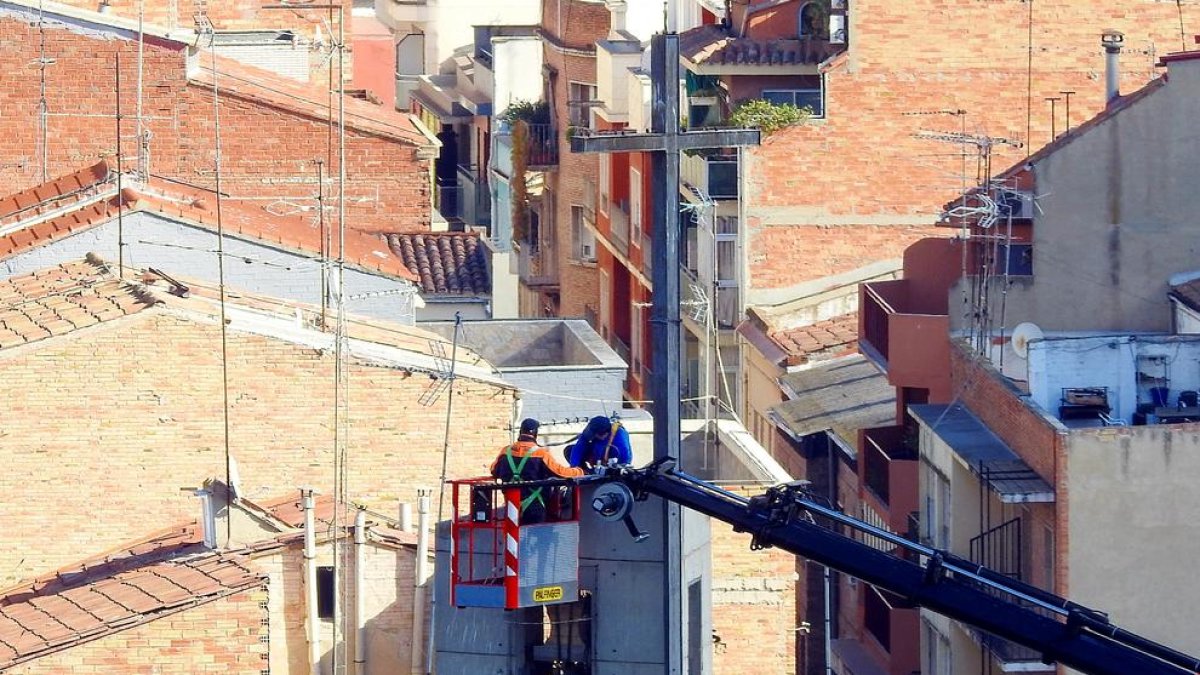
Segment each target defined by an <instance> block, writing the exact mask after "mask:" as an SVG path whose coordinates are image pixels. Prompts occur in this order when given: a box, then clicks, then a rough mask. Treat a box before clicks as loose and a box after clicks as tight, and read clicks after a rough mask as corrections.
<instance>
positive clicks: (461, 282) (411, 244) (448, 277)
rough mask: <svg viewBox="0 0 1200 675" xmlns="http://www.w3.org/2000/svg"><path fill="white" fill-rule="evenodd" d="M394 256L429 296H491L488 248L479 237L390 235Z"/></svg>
mask: <svg viewBox="0 0 1200 675" xmlns="http://www.w3.org/2000/svg"><path fill="white" fill-rule="evenodd" d="M386 238H387V243H388V246H389V247H390V248H391V251H392V253H393V254H394V255H395V256H396V258H397V259H398V260H400V261H401V262H402V263H403V264H404V266H405V267H406V268H407V269H408V270H410V271H411V272H412V274H413V275H414V277H415V278H416V280H417V282H418V286H419V287H420V290H421V293H423V294H427V295H471V296H487V295H491V293H492V288H491V281H490V274H489V272H488V259H487V248H486V247H485V246H484V245H483V244H482V243H481V242H480V241H479V235H477V234H475V233H460V232H448V233H436V234H389V235H386Z"/></svg>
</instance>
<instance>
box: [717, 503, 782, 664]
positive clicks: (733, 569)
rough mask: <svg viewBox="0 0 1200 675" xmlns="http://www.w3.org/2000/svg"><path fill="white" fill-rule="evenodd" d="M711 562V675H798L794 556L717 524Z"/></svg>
mask: <svg viewBox="0 0 1200 675" xmlns="http://www.w3.org/2000/svg"><path fill="white" fill-rule="evenodd" d="M743 492H744V493H745V494H759V493H760V492H761V489H759V488H751V489H749V490H745V491H743ZM712 557H713V563H712V571H713V578H712V615H713V632H714V633H715V635H716V637H715V638H714V643H715V644H714V646H713V672H714V673H724V674H729V675H734V674H737V673H755V672H759V673H781V674H782V673H795V672H796V642H795V640H796V634H795V632H794V630H793V629H794V628H795V627H796V625H797V623H796V621H797V620H796V570H797V560H798V559H797V558H796V556H794V555H792V554H791V553H788V552H787V551H780V550H778V549H766V550H763V551H751V550H750V535H748V534H744V533H735V532H734V531H733V528H732V527H730V526H729V525H726V524H724V523H720V522H717V521H713V522H712ZM718 638H719V641H718V640H717V639H718Z"/></svg>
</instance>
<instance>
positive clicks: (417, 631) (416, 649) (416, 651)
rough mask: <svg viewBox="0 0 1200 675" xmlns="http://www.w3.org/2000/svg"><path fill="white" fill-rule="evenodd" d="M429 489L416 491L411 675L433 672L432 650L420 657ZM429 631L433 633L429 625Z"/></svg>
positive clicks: (423, 638) (423, 642)
mask: <svg viewBox="0 0 1200 675" xmlns="http://www.w3.org/2000/svg"><path fill="white" fill-rule="evenodd" d="M429 492H430V491H429V490H418V491H417V566H416V568H417V569H416V575H415V576H414V577H413V613H412V615H413V632H412V663H411V666H412V675H423V674H424V673H428V672H433V652H432V650H430V649H426V651H427V652H428V653H427V654H426V655H425V658H424V659H422V658H421V646H422V645H424V644H425V589H426V586H427V584H426V582H427V580H428V579H429V505H430V499H429ZM429 632H430V633H431V634H432V633H433V627H432V626H430V628H429Z"/></svg>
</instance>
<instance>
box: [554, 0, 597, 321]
mask: <svg viewBox="0 0 1200 675" xmlns="http://www.w3.org/2000/svg"><path fill="white" fill-rule="evenodd" d="M608 22H609V13H608V9H607V8H606V7H605V5H604V3H603V2H594V1H588V0H564V1H563V2H544V3H542V27H543V28H544V29H545V30H546V32H547V33H548V35H547V36H546V37H545V38H544V39H543V42H544V45H545V54H544V59H545V64H546V66H547V67H548V68H552V69H553V70H554V71H555V72H556V75H555V77H554V89H553V91H552V97H553V102H552V105H553V109H554V119H555V122H556V124H557V125H558V132H559V161H558V168H557V170H556V171H552V172H550V173H549V175H548V177H547V180H548V182H549V184H550V189H551V191H553V192H554V205H555V214H554V224H553V227H554V240H555V243H556V246H557V249H558V252H559V255H558V265H559V270H558V272H559V306H558V315H559V316H584V314H585V311H584V310H585V308H587V307H591V308H596V307H597V306H598V303H599V298H600V286H599V273H598V271H597V268H596V265H595V263H581V262H578V261H575V260H572V259H571V258H572V256H573V247H572V240H571V207H572V206H573V205H574V206H582V205H583V204H584V183H585V182H586V181H593V182H594V181H595V180H596V177H597V176H598V175H599V173H600V165H599V160H598V159H597V157H596V155H592V154H588V155H583V154H573V153H572V152H571V151H570V146H569V142H568V140H567V127H568V125H569V123H570V122H569V120H570V117H571V113H570V109H569V107H568V106H567V100H568V96H569V92H570V83H571V82H578V83H581V84H591V85H595V84H596V57H595V50H596V40H601V39H604V38H605V37H606V36H607V35H608Z"/></svg>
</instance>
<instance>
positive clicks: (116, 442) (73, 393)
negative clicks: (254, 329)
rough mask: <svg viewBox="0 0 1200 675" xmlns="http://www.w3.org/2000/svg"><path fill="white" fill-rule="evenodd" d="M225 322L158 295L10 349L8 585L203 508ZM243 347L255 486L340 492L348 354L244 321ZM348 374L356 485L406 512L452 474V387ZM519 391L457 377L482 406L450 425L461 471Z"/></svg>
mask: <svg viewBox="0 0 1200 675" xmlns="http://www.w3.org/2000/svg"><path fill="white" fill-rule="evenodd" d="M219 333H220V332H219V330H218V328H217V327H216V326H215V325H211V324H200V323H196V322H193V321H191V320H188V319H184V318H179V317H176V316H172V315H168V314H166V313H159V312H158V311H157V310H148V311H146V312H143V313H141V314H139V315H137V316H135V317H130V318H128V319H124V320H120V321H116V322H110V323H109V324H105V325H102V326H99V327H97V328H93V329H87V330H83V331H78V332H76V333H74V334H72V335H71V336H68V337H66V338H61V339H54V340H51V341H47V342H44V343H40V344H35V345H31V346H30V347H26V348H20V349H12V350H6V351H5V352H0V375H2V377H3V379H4V381H5V382H6V388H7V389H6V390H7V391H8V392H9V394H8V395H7V396H5V398H4V401H3V402H0V420H2V421H0V435H3V437H4V447H5V451H6V459H7V461H8V466H9V471H7V472H5V473H4V476H3V477H0V491H2V492H3V493H4V494H5V495H6V500H5V503H6V504H7V505H8V506H6V508H5V515H4V523H5V532H6V534H5V536H6V541H8V542H10V546H7V547H5V549H4V551H0V570H3V572H2V574H3V575H4V576H3V578H0V585H8V582H12V581H14V580H15V579H17V578H23V577H28V576H30V575H32V574H35V573H38V572H43V571H46V570H48V569H53V568H56V567H60V566H62V565H65V564H67V563H69V562H72V561H74V560H76V559H78V558H79V556H80V555H83V554H85V553H90V552H95V551H100V550H104V549H107V548H110V547H113V546H115V545H117V544H119V543H121V542H124V541H128V540H130V539H133V538H135V537H139V536H142V535H144V534H145V533H146V531H147V529H148V528H153V527H159V526H161V524H163V523H171V522H174V521H177V520H181V519H184V518H192V517H195V516H196V515H198V513H199V511H198V509H199V506H198V504H197V503H196V501H195V498H194V497H191V496H190V495H188V494H187V493H184V492H181V491H180V490H179V488H180V487H183V486H192V485H197V484H199V482H201V481H203V480H204V479H205V478H208V477H213V476H216V477H223V476H225V453H224V438H223V416H222V397H223V394H222V387H221V382H222V375H221V342H220V334H219ZM228 347H229V350H228V351H229V361H228V363H229V406H230V414H229V428H230V438H229V445H230V448H231V450H232V455H233V457H234V459H235V460H236V462H237V465H238V470H239V473H240V477H241V482H242V487H243V490H244V491H245V493H246V495H247V496H248V497H251V498H255V497H257V498H264V497H274V496H277V495H280V494H284V493H286V492H288V491H290V490H294V489H295V488H297V487H299V486H312V487H314V488H316V489H317V490H319V491H322V492H325V493H330V492H331V489H332V481H333V459H332V445H333V431H332V423H333V409H334V408H333V402H332V397H333V382H334V379H333V366H334V359H333V354H332V353H321V352H318V351H315V350H312V349H307V348H302V347H299V346H294V345H290V344H287V343H283V342H280V341H277V340H272V339H268V338H264V337H258V336H251V335H245V334H239V333H231V334H230V336H229V345H228ZM49 372H53V373H54V376H53V378H49V379H48V378H47V373H49ZM348 380H349V387H348V391H349V435H348V438H349V441H348V454H347V464H348V472H349V497H350V498H351V499H353V500H361V501H363V502H365V503H366V504H368V505H370V506H371V507H372V508H375V509H376V510H379V511H381V512H384V513H393V512H395V509H396V504H397V503H398V502H399V501H401V500H411V499H412V496H413V492H414V490H415V489H416V487H418V486H434V485H436V484H437V480H438V476H439V475H440V472H441V448H442V441H443V436H442V432H443V429H444V424H445V414H446V405H447V402H448V400H449V397H448V396H447V395H446V394H445V393H443V394H442V396H441V397H440V398H439V399H438V400H437V401H436V403H435V404H434V405H431V406H428V407H425V406H422V405H420V404H419V403H418V402H417V399H418V398H419V397H420V396H421V394H422V393H423V392H425V391H426V390H427V388H428V387H429V385H430V383H431V380H430V379H429V377H428V376H425V375H421V374H414V375H411V376H410V375H408V374H407V373H405V372H404V371H401V370H396V369H387V368H379V367H371V366H365V365H358V364H354V363H352V364H351V365H350V366H349V367H348ZM513 401H514V395H513V393H512V392H511V391H507V390H497V389H496V388H494V387H492V386H487V385H482V384H479V383H476V382H472V381H469V380H463V379H460V380H458V384H457V385H456V393H455V398H454V406H455V410H456V411H457V412H458V413H459V414H460V415H463V414H465V413H466V411H470V422H469V423H465V424H456V425H453V427H452V429H451V435H450V464H449V466H450V468H449V472H450V474H451V475H480V474H483V473H486V472H487V467H488V465H489V464H490V462H491V460H492V459H493V457H494V456H495V452H496V449H497V448H498V447H500V446H501V445H502V444H503V443H505V442H507V441H508V440H509V434H508V430H507V429H508V425H509V424H510V420H511V415H512V407H513ZM22 561H23V562H22Z"/></svg>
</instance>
